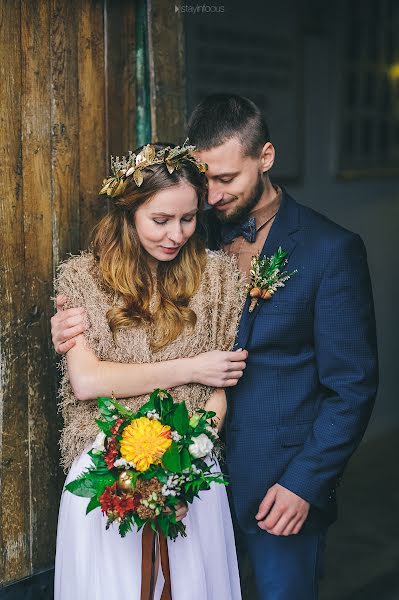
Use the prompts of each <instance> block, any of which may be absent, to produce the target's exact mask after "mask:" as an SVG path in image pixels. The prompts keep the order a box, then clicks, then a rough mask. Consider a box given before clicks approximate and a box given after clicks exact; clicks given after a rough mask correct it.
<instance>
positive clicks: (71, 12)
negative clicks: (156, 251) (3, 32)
mask: <svg viewBox="0 0 399 600" xmlns="http://www.w3.org/2000/svg"><path fill="white" fill-rule="evenodd" d="M78 19H79V14H78V11H77V4H76V2H64V0H51V25H50V26H51V31H50V48H51V171H52V206H53V208H52V210H53V214H52V219H53V263H54V266H57V265H58V264H59V262H60V260H63V259H64V258H66V255H67V254H68V253H76V252H77V251H78V249H79V213H80V207H79V105H78V89H79V88H78V47H77V29H78Z"/></svg>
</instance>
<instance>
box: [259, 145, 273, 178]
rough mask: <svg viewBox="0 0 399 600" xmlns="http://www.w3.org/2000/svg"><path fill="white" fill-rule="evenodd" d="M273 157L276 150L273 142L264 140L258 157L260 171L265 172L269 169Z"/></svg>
mask: <svg viewBox="0 0 399 600" xmlns="http://www.w3.org/2000/svg"><path fill="white" fill-rule="evenodd" d="M275 157H276V151H275V149H274V146H273V144H272V143H271V142H266V144H265V145H264V146H263V148H262V151H261V153H260V159H259V160H260V166H261V171H262V173H267V172H268V171H270V169H271V168H272V166H273V164H274V159H275Z"/></svg>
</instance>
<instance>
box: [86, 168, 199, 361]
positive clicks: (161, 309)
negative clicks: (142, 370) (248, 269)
mask: <svg viewBox="0 0 399 600" xmlns="http://www.w3.org/2000/svg"><path fill="white" fill-rule="evenodd" d="M143 176H144V181H143V183H142V184H141V186H140V187H137V186H136V184H135V183H134V181H133V178H131V180H130V181H129V183H128V185H127V187H126V189H125V191H124V193H123V194H122V195H121V196H119V197H117V198H115V199H113V200H112V206H111V208H110V211H109V212H108V214H107V215H106V216H105V217H103V218H102V219H101V220H100V222H99V223H98V224H97V226H96V227H95V229H94V233H93V252H94V256H95V257H96V259H97V261H98V266H99V273H100V277H101V279H102V282H103V284H104V285H105V287H106V288H107V289H109V290H110V291H112V292H116V293H117V294H118V295H119V296H120V297H121V298H122V300H123V305H122V306H113V307H112V308H111V309H110V310H109V311H108V313H107V319H108V323H109V326H110V328H111V331H112V332H113V333H114V334H115V333H116V332H117V331H118V330H119V329H121V328H123V327H132V326H134V325H137V324H139V323H142V321H145V322H147V323H148V324H153V325H154V327H152V330H153V331H154V332H156V333H154V334H153V335H152V338H151V347H152V349H153V350H155V351H156V350H159V349H160V348H163V347H164V346H166V345H167V344H168V343H170V342H172V341H173V340H175V339H176V338H177V337H178V336H179V335H180V334H181V333H182V331H183V329H184V327H185V326H186V325H187V324H188V325H191V326H192V327H194V325H195V323H196V320H197V317H196V314H195V313H194V311H193V310H191V309H190V308H189V306H188V303H189V301H190V298H191V297H192V296H193V294H194V293H195V292H196V291H197V289H198V287H199V285H200V281H201V276H202V273H203V271H204V269H205V265H206V252H205V244H204V242H203V240H202V237H201V235H200V233H199V229H200V227H201V223H200V217H201V212H202V209H203V206H204V202H205V194H206V179H205V175H204V174H203V173H200V172H199V170H198V168H197V167H196V166H195V165H193V164H192V163H191V162H190V161H185V160H182V161H181V163H180V168H179V169H176V170H175V171H174V172H173V173H172V174H170V173H169V172H168V171H167V168H166V166H165V164H158V165H152V166H151V167H148V168H146V169H145V170H143ZM181 182H185V183H188V184H189V185H190V186H191V187H193V188H194V190H195V191H196V193H197V196H198V208H199V212H198V215H197V227H196V230H195V232H194V234H193V235H192V237H191V238H190V239H189V240H188V241H187V243H186V244H185V245H184V246H183V247H182V249H181V250H180V252H179V254H178V255H177V257H176V258H174V259H173V260H171V261H167V262H159V263H158V267H157V276H156V279H157V286H156V290H157V297H156V300H155V303H154V306H153V307H152V310H150V302H151V297H152V295H153V292H154V289H155V288H154V281H153V277H152V274H151V270H150V268H149V266H148V262H147V259H146V252H145V250H144V249H143V247H142V245H141V243H140V240H139V237H138V234H137V231H136V227H135V224H134V215H135V212H136V211H137V209H138V208H139V207H140V206H142V204H144V203H145V202H146V201H147V200H149V199H150V198H152V197H153V196H154V195H155V194H157V192H160V191H162V190H165V189H167V188H171V187H173V186H175V185H178V184H179V183H181Z"/></svg>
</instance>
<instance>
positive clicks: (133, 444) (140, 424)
mask: <svg viewBox="0 0 399 600" xmlns="http://www.w3.org/2000/svg"><path fill="white" fill-rule="evenodd" d="M171 443H172V439H171V436H170V427H169V425H162V424H161V423H160V422H159V421H157V420H156V419H151V420H150V419H147V417H140V418H139V419H135V420H134V421H132V422H131V423H130V425H128V426H127V427H125V429H124V430H123V433H122V440H121V454H122V456H123V458H125V459H126V460H127V461H130V462H133V463H134V464H135V465H136V469H137V470H138V471H146V470H147V469H148V467H149V466H150V465H152V464H153V463H156V462H159V459H160V458H161V457H162V456H163V454H164V453H165V451H166V450H167V449H168V448H169V446H170V445H171Z"/></svg>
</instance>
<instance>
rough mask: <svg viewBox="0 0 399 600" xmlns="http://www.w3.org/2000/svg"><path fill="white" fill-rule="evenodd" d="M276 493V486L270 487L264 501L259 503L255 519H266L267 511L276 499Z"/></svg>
mask: <svg viewBox="0 0 399 600" xmlns="http://www.w3.org/2000/svg"><path fill="white" fill-rule="evenodd" d="M276 493H277V490H276V488H275V486H273V487H271V488H270V489H269V491H268V492H267V494H266V496H265V497H264V498H263V500H262V502H261V503H260V505H259V510H258V513H257V514H256V515H255V519H257V520H258V521H260V520H261V519H264V518H265V517H266V515H267V513H268V512H269V510H270V509H271V507H272V506H273V504H274V501H275V499H276Z"/></svg>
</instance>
